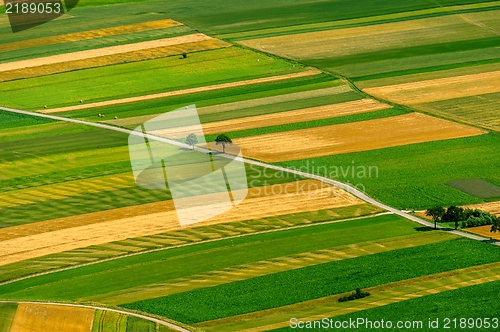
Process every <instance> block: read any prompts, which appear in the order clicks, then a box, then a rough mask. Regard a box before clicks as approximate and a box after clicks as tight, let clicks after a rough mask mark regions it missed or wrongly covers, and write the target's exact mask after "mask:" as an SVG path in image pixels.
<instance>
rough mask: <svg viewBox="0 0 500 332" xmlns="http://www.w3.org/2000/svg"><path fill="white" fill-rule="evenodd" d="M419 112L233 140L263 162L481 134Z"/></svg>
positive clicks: (247, 152)
mask: <svg viewBox="0 0 500 332" xmlns="http://www.w3.org/2000/svg"><path fill="white" fill-rule="evenodd" d="M485 133H486V132H485V131H482V130H479V129H477V128H474V127H469V126H465V125H461V124H458V123H455V122H451V121H446V120H442V119H438V118H434V117H431V116H427V115H424V114H420V113H410V114H405V115H399V116H395V117H389V118H383V119H376V120H369V121H361V122H354V123H346V124H341V125H333V126H325V127H319V128H311V129H302V130H294V131H289V132H283V133H276V134H266V135H259V136H252V137H245V138H240V139H235V140H234V143H235V144H237V145H239V146H240V147H241V149H242V151H243V155H244V156H247V157H251V158H255V159H259V160H263V161H266V162H280V161H286V160H299V159H305V158H315V157H321V156H327V155H334V154H341V153H350V152H358V151H368V150H374V149H382V148H386V147H393V146H401V145H407V144H414V143H422V142H431V141H436V140H445V139H451V138H459V137H468V136H476V135H481V134H485Z"/></svg>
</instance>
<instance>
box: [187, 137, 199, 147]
mask: <svg viewBox="0 0 500 332" xmlns="http://www.w3.org/2000/svg"><path fill="white" fill-rule="evenodd" d="M196 143H198V137H196V135H195V134H193V133H191V134H189V135H188V136H187V137H186V144H188V145H191V148H192V149H193V150H194V145H195V144H196Z"/></svg>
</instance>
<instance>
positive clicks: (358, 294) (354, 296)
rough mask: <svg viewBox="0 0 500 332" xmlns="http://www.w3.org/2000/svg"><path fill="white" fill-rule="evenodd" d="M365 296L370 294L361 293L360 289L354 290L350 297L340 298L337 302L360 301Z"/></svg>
mask: <svg viewBox="0 0 500 332" xmlns="http://www.w3.org/2000/svg"><path fill="white" fill-rule="evenodd" d="M367 296H370V293H368V292H363V291H362V290H361V288H356V290H355V291H354V292H353V293H352V294H351V295H348V296H343V297H341V298H340V299H339V302H347V301H354V300H357V299H362V298H364V297H367Z"/></svg>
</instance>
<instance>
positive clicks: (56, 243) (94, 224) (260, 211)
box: [0, 180, 364, 266]
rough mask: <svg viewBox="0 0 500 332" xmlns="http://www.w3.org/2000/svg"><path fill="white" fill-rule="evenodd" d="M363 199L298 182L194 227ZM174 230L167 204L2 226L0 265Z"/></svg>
mask: <svg viewBox="0 0 500 332" xmlns="http://www.w3.org/2000/svg"><path fill="white" fill-rule="evenodd" d="M190 199H191V200H192V199H193V198H192V197H191V198H190ZM363 203H364V202H363V201H361V200H359V199H358V198H356V197H354V196H352V195H351V194H349V193H347V192H345V191H343V190H340V189H338V188H336V187H332V186H329V185H325V184H323V183H321V182H319V181H315V180H304V181H298V182H290V183H285V184H280V185H272V186H263V187H256V188H252V189H249V194H248V195H247V198H246V199H245V200H244V201H243V202H242V203H241V204H239V205H237V206H236V207H234V208H233V209H231V210H229V211H227V212H225V213H223V214H221V215H219V216H216V217H213V218H211V219H209V220H207V221H205V222H203V223H200V224H198V225H210V224H218V223H225V222H234V221H243V220H251V219H259V218H264V217H272V216H279V215H284V214H292V213H300V212H309V211H317V210H323V209H329V208H336V207H343V206H352V205H358V204H363ZM154 209H157V211H158V212H155V210H154ZM136 210H137V211H136ZM146 212H149V213H146ZM179 228H180V224H179V221H178V219H177V214H176V212H175V210H174V208H173V205H172V203H171V202H167V203H166V202H160V203H154V204H147V205H146V206H137V207H129V208H123V209H115V210H109V211H103V212H97V213H90V214H86V215H81V216H75V217H68V218H63V219H59V220H51V221H44V222H41V223H33V224H29V225H24V226H16V227H12V228H6V229H4V230H2V232H1V234H3V238H4V240H3V241H1V242H0V266H1V265H6V264H10V263H14V262H18V261H22V260H26V259H30V258H35V257H41V256H45V255H49V254H53V253H58V252H62V251H67V250H72V249H77V248H83V247H87V246H91V245H97V244H103V243H109V242H113V241H120V240H125V239H127V238H134V237H141V236H147V235H154V234H159V233H164V232H167V231H171V230H175V229H179Z"/></svg>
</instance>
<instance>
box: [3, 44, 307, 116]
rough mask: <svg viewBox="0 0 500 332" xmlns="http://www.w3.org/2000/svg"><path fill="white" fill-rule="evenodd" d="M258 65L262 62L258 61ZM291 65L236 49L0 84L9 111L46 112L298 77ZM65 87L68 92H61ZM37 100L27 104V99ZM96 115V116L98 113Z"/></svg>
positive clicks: (64, 90) (29, 100)
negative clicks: (278, 76)
mask: <svg viewBox="0 0 500 332" xmlns="http://www.w3.org/2000/svg"><path fill="white" fill-rule="evenodd" d="M257 59H259V60H260V61H257ZM297 70H298V68H293V67H292V64H291V63H288V62H285V61H282V60H279V59H276V58H272V57H269V56H265V55H262V54H257V53H255V52H252V51H248V50H243V49H240V48H237V47H231V48H225V49H220V50H213V51H205V52H200V53H195V54H192V55H191V56H190V57H188V58H187V59H182V60H181V59H179V58H177V57H173V58H163V59H156V60H147V61H142V62H134V63H128V64H119V65H112V66H108V67H102V68H91V69H85V70H79V71H76V72H69V73H61V74H55V75H51V76H43V77H38V78H31V79H25V80H19V81H12V82H4V83H0V91H1V92H0V98H1V99H2V100H5V101H6V105H5V106H12V107H19V108H22V109H30V110H33V109H42V108H43V107H44V106H45V105H47V106H48V107H49V108H54V107H61V106H69V105H75V104H77V103H78V101H79V100H85V102H96V101H102V100H110V99H120V98H127V97H133V96H138V95H146V94H154V93H159V92H166V91H170V90H178V89H184V88H190V87H195V86H203V85H210V84H218V83H223V82H232V81H240V80H244V79H252V78H257V77H263V76H272V75H275V74H285V73H290V72H294V71H297ZM61 86H64V87H65V88H64V89H61ZM28 94H29V95H31V96H33V98H30V99H27V98H26V96H27V95H28ZM95 114H97V113H95Z"/></svg>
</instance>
